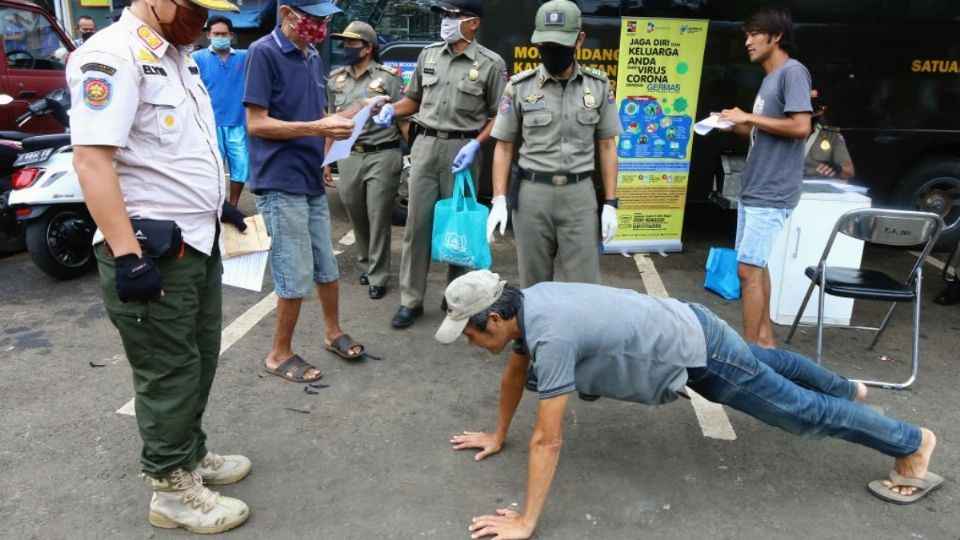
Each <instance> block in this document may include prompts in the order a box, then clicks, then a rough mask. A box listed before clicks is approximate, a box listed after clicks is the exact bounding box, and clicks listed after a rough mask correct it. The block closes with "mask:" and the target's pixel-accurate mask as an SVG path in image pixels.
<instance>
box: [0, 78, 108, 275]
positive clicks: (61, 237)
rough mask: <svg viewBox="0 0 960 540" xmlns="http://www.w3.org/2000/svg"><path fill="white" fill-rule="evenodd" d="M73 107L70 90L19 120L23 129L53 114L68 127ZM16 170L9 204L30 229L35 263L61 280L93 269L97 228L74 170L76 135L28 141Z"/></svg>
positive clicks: (56, 92)
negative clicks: (84, 200)
mask: <svg viewBox="0 0 960 540" xmlns="http://www.w3.org/2000/svg"><path fill="white" fill-rule="evenodd" d="M69 109H70V94H69V92H67V90H66V89H58V90H54V91H52V92H50V93H49V94H47V95H46V96H44V97H43V99H41V100H39V101H37V102H35V103H33V104H31V105H30V106H29V108H28V109H27V112H25V113H24V114H23V115H22V116H20V117H19V118H17V125H18V126H22V125H24V124H25V123H27V122H28V121H30V119H31V118H37V117H41V116H48V115H49V116H53V118H54V119H56V120H57V121H58V122H59V123H60V124H62V125H63V126H64V127H65V128H66V126H68V125H69V122H70V120H69V117H68V116H67V111H68V110H69ZM14 167H15V170H14V172H13V177H12V178H11V184H12V187H13V190H12V191H11V192H10V198H9V205H10V207H11V208H12V209H13V211H14V213H15V214H16V216H17V220H18V222H19V223H20V224H21V225H23V226H25V228H26V244H27V251H29V252H30V257H31V258H32V259H33V262H34V264H36V265H37V267H38V268H40V270H42V271H43V272H44V273H46V274H48V275H50V276H53V277H55V278H57V279H70V278H74V277H77V276H80V275H83V274H85V273H87V272H88V271H90V270H91V269H93V267H94V266H96V258H95V257H94V255H93V246H92V242H93V234H94V232H95V231H96V225H95V224H94V221H93V218H92V217H91V216H90V213H89V212H88V211H87V207H86V205H84V202H83V193H82V192H81V190H80V182H79V180H78V178H77V173H76V172H75V171H74V170H73V151H72V148H71V146H70V134H69V133H62V134H56V135H38V136H35V137H30V138H27V139H24V140H23V153H22V154H20V156H19V157H18V158H17V160H16V161H15V162H14Z"/></svg>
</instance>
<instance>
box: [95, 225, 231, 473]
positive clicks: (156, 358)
mask: <svg viewBox="0 0 960 540" xmlns="http://www.w3.org/2000/svg"><path fill="white" fill-rule="evenodd" d="M95 253H96V256H97V262H98V263H99V264H98V267H99V272H100V289H101V292H102V293H103V303H104V306H105V307H106V308H107V315H109V317H110V322H112V323H113V325H114V326H116V327H117V330H119V331H120V339H121V340H123V350H124V352H126V354H127V361H129V362H130V367H131V368H133V389H134V391H135V394H136V401H135V402H134V403H135V408H136V412H137V427H138V428H139V429H140V438H141V439H142V440H143V448H142V450H141V452H140V465H141V469H142V470H143V472H144V473H145V474H146V475H147V476H151V477H153V478H160V477H162V476H166V475H167V474H169V473H170V472H172V471H173V470H174V469H176V468H178V467H183V468H184V469H187V470H193V469H194V468H196V466H197V462H198V461H199V460H201V459H203V457H204V456H205V455H206V454H207V435H206V434H205V433H204V432H203V429H202V428H201V427H200V426H201V421H202V419H203V411H204V410H205V409H206V407H207V398H208V397H209V396H210V387H211V386H212V385H213V377H214V375H215V374H216V372H217V362H218V361H219V358H220V332H221V327H222V320H223V312H222V304H221V283H222V272H223V266H222V265H221V263H220V252H219V250H218V248H217V244H216V241H214V245H213V254H212V255H211V256H207V255H204V254H203V253H201V252H199V251H197V250H195V249H193V248H191V247H187V248H186V250H185V252H184V256H183V257H182V258H173V259H162V260H158V261H155V262H156V264H157V268H158V269H159V270H160V276H161V277H162V278H163V293H164V294H163V298H161V299H160V300H157V301H155V302H121V301H120V299H119V298H118V297H117V288H116V284H115V268H116V267H115V265H114V262H113V258H111V257H108V256H107V254H106V250H105V249H104V246H103V244H100V245H98V246H97V247H96V251H95Z"/></svg>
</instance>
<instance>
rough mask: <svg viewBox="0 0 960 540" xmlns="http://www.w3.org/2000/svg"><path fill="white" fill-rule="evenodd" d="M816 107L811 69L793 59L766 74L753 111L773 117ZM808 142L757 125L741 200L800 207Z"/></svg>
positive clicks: (747, 202) (755, 204)
mask: <svg viewBox="0 0 960 540" xmlns="http://www.w3.org/2000/svg"><path fill="white" fill-rule="evenodd" d="M812 111H813V107H812V106H811V104H810V72H809V71H807V68H805V67H804V66H803V64H801V63H800V62H797V61H796V60H793V59H789V60H787V61H786V62H784V63H783V65H781V66H780V67H778V68H777V69H775V70H773V71H772V72H770V73H768V74H767V76H766V77H764V78H763V83H761V84H760V91H759V92H757V98H756V100H754V102H753V114H762V115H763V116H769V117H772V118H785V117H786V116H787V113H796V112H812ZM804 143H805V141H804V139H787V138H785V137H778V136H776V135H773V134H770V133H767V132H766V131H763V130H760V129H757V128H756V127H754V128H753V130H752V131H751V132H750V152H749V153H748V154H747V164H746V165H745V166H744V168H743V176H742V184H741V187H740V202H741V203H742V204H745V205H747V206H763V207H769V208H794V207H796V206H797V203H798V202H800V191H801V189H802V187H803V157H804V156H803V149H804Z"/></svg>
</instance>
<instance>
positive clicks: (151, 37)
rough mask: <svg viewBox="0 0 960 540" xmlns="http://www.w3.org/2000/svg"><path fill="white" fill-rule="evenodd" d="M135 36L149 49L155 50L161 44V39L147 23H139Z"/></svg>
mask: <svg viewBox="0 0 960 540" xmlns="http://www.w3.org/2000/svg"><path fill="white" fill-rule="evenodd" d="M137 36H138V37H139V38H140V41H142V42H143V43H144V45H146V46H147V47H150V50H153V51H155V50H157V49H159V48H160V46H161V45H163V39H162V38H161V37H160V36H158V35H157V34H156V33H154V31H153V30H151V29H150V27H149V26H147V25H145V24H144V25H141V26H140V28H137Z"/></svg>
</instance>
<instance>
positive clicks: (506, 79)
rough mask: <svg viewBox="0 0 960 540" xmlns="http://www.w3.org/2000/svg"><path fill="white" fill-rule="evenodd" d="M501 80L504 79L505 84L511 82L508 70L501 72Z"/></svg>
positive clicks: (504, 69)
mask: <svg viewBox="0 0 960 540" xmlns="http://www.w3.org/2000/svg"><path fill="white" fill-rule="evenodd" d="M500 78H501V79H503V82H507V81H509V80H510V74H509V73H507V68H503V69H501V70H500Z"/></svg>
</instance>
